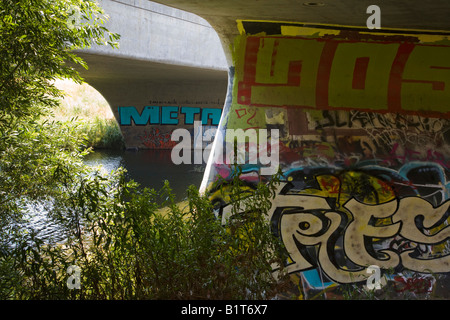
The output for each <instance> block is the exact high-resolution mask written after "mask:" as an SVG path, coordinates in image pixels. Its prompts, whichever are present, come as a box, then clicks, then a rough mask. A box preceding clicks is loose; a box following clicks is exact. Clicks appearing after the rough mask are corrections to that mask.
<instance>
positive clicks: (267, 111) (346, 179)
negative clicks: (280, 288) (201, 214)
mask: <svg viewBox="0 0 450 320" xmlns="http://www.w3.org/2000/svg"><path fill="white" fill-rule="evenodd" d="M238 27H239V29H240V30H241V34H240V35H239V36H237V37H236V38H235V41H234V46H233V48H232V56H233V57H234V61H233V66H232V68H231V71H230V73H231V75H232V76H231V77H230V83H229V86H230V92H229V95H228V99H227V102H226V105H225V108H224V114H223V118H222V123H221V126H220V128H219V130H220V134H218V135H217V136H218V137H220V140H216V141H215V143H216V145H215V147H214V151H215V153H216V154H215V156H216V158H214V157H211V158H210V161H209V163H208V168H207V169H208V170H207V171H206V175H205V178H204V182H203V186H202V187H203V188H204V190H206V191H207V192H208V191H211V199H212V201H214V202H217V203H224V200H223V199H221V197H220V195H218V194H217V193H213V191H214V190H215V189H211V184H212V183H213V182H214V181H215V180H216V179H217V175H220V176H222V177H223V178H225V179H230V178H231V176H232V173H233V166H232V162H233V161H228V162H227V159H233V157H228V158H227V157H226V154H225V153H226V152H227V151H226V150H233V148H232V147H231V148H229V147H230V145H231V144H232V143H233V142H234V141H233V139H228V138H227V133H228V131H229V130H236V129H243V130H244V132H249V131H250V130H255V132H256V133H257V134H258V132H259V139H260V138H261V136H262V133H261V131H258V130H260V129H265V130H267V131H268V132H273V134H275V133H276V131H271V130H278V132H279V139H278V140H275V139H274V141H276V143H275V144H271V145H270V146H269V145H267V144H266V143H265V142H264V143H265V144H266V148H267V149H269V151H271V152H273V153H277V154H276V157H275V158H276V159H277V160H279V162H278V163H277V164H279V165H280V168H281V169H282V181H281V185H280V186H279V190H278V192H277V196H276V198H275V199H274V200H273V203H272V208H271V209H270V212H269V217H268V219H269V220H270V221H271V225H272V231H273V232H274V234H276V235H277V236H279V237H280V238H281V239H282V241H283V243H284V245H285V248H286V250H287V251H288V253H289V260H288V261H286V265H285V267H286V268H287V270H288V272H289V273H291V275H292V279H293V281H295V283H296V286H297V287H299V288H301V290H300V292H296V293H295V292H294V294H297V295H298V296H303V297H313V296H315V295H317V294H319V293H321V292H322V293H321V296H323V295H324V296H327V294H328V297H330V296H331V295H333V294H334V296H335V297H336V296H340V297H342V294H343V292H342V288H343V287H342V286H336V284H340V285H350V284H361V285H366V284H367V283H369V282H368V280H370V281H372V280H373V277H372V278H371V276H372V273H373V272H374V270H375V269H377V270H378V271H379V273H378V274H379V275H380V276H382V279H381V280H382V283H383V284H387V283H389V286H387V287H386V288H389V290H391V293H392V292H393V293H394V295H397V294H398V295H401V294H410V295H411V296H413V297H419V298H425V297H428V296H429V295H431V294H433V296H434V297H436V296H437V297H443V296H445V297H449V293H448V292H449V291H448V289H449V288H448V287H447V283H448V275H449V272H450V264H449V263H450V246H449V244H450V243H449V239H450V227H449V222H450V221H449V219H450V218H449V216H450V210H449V206H450V200H449V197H450V171H449V165H450V148H449V144H450V120H449V115H450V114H449V112H450V104H449V102H450V62H449V60H448V58H447V57H448V56H449V55H450V43H449V42H448V40H446V38H445V37H443V36H439V35H435V36H424V35H418V34H413V33H407V32H404V33H403V34H398V33H393V34H388V33H383V34H369V33H367V30H358V29H353V28H352V29H346V28H343V29H320V28H303V27H301V26H300V25H296V24H295V23H276V22H264V21H259V22H251V21H240V22H239V24H238ZM255 141H256V140H254V141H253V143H256V142H255ZM268 141H269V140H268ZM257 143H258V147H260V146H261V140H258V141H257ZM251 145H252V142H250V140H249V142H247V144H246V148H245V150H247V151H248V153H247V154H246V156H244V157H243V159H245V161H244V163H243V164H242V168H243V174H242V175H241V179H242V180H244V181H246V182H247V186H254V185H255V184H256V183H258V182H260V181H262V182H264V181H265V179H267V178H268V176H267V175H265V174H264V173H263V171H262V170H263V169H264V168H266V167H268V166H269V165H264V164H262V163H261V161H259V162H256V163H255V162H253V163H252V162H251V158H252V157H251V154H250V148H251ZM255 150H256V149H255ZM257 150H258V152H261V150H264V148H263V149H257ZM259 156H260V154H258V155H257V157H259ZM275 158H273V159H275ZM217 159H219V160H220V161H217ZM229 207H230V206H229V205H228V204H225V205H222V206H221V207H220V209H219V210H218V215H219V216H222V217H225V216H228V215H229ZM323 290H326V292H327V293H323Z"/></svg>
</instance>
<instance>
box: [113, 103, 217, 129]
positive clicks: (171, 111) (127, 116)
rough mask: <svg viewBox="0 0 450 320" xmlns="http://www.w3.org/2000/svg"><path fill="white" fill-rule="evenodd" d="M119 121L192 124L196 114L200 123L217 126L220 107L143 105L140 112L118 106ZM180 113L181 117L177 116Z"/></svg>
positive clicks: (121, 123)
mask: <svg viewBox="0 0 450 320" xmlns="http://www.w3.org/2000/svg"><path fill="white" fill-rule="evenodd" d="M118 111H119V123H120V125H121V126H131V125H132V123H134V124H135V125H137V126H145V125H149V124H150V125H151V124H163V125H178V124H180V120H181V122H184V124H185V125H189V124H194V121H195V120H196V116H197V115H199V117H200V119H199V120H201V122H202V125H208V124H209V125H212V126H217V125H218V124H219V121H220V117H221V115H222V109H220V108H198V107H181V108H178V107H176V106H164V107H159V106H145V107H144V108H143V109H142V111H141V112H139V111H138V110H137V109H136V107H132V106H129V107H119V108H118ZM180 115H182V116H183V117H179V116H180ZM208 122H210V123H208Z"/></svg>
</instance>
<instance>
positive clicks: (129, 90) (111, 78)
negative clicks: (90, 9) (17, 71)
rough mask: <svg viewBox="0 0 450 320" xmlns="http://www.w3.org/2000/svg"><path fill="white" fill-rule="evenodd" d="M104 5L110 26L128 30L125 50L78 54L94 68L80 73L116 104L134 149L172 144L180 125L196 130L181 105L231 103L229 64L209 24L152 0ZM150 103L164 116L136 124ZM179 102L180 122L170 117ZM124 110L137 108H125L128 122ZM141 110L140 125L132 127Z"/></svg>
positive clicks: (111, 1) (123, 0)
mask: <svg viewBox="0 0 450 320" xmlns="http://www.w3.org/2000/svg"><path fill="white" fill-rule="evenodd" d="M99 4H100V6H101V7H102V8H103V9H104V11H105V13H106V14H108V15H109V21H108V22H107V25H106V26H107V28H108V29H109V30H110V31H112V32H116V33H119V34H120V35H121V39H120V48H119V49H112V48H110V47H108V46H97V45H94V46H93V47H92V48H90V49H86V50H79V51H77V54H78V55H79V56H80V57H82V58H83V59H84V60H85V61H86V63H87V65H88V67H89V69H88V70H84V69H83V70H80V73H81V75H82V76H83V77H84V79H85V80H86V82H88V83H89V84H90V85H91V86H93V87H94V88H96V89H97V90H98V91H99V92H100V93H101V94H102V95H103V96H104V97H105V99H106V100H107V101H108V103H109V104H110V106H111V108H112V110H113V113H114V115H115V117H116V119H117V121H118V123H119V125H120V127H121V130H122V133H123V136H124V139H125V145H126V147H129V148H136V147H137V148H142V149H145V148H155V147H157V148H170V147H171V144H170V143H168V141H167V140H168V139H167V138H168V137H169V136H170V134H171V132H172V131H173V130H175V129H177V128H180V127H182V128H187V129H192V125H190V124H189V123H186V122H185V119H184V115H183V114H182V113H181V110H182V109H181V108H183V107H185V108H193V111H196V110H197V109H196V108H200V109H201V110H203V109H221V108H222V107H223V104H224V100H225V96H226V90H227V81H228V80H227V77H228V76H227V75H228V65H227V62H226V58H225V55H224V50H223V48H222V45H221V42H220V39H219V37H218V35H217V33H216V32H215V31H214V29H213V28H212V27H211V26H210V25H209V24H208V22H206V21H205V20H204V19H202V18H200V17H198V16H196V15H194V14H192V13H188V12H185V11H182V10H178V9H174V8H170V7H167V6H164V5H161V4H158V3H153V2H150V1H145V0H140V1H139V0H102V1H99ZM146 107H152V108H153V107H154V108H159V109H160V110H159V114H158V115H157V116H158V118H159V119H158V120H157V121H156V120H154V119H152V120H150V119H146V121H145V122H144V123H142V121H141V122H139V123H136V121H137V120H136V119H137V117H138V116H140V115H142V112H143V111H144V109H145V108H146ZM174 107H176V108H177V119H178V124H176V125H173V124H171V123H166V122H164V118H163V117H164V112H165V111H166V110H168V112H171V113H170V115H171V117H172V116H173V115H174V114H175V113H173V110H174V109H173V108H174ZM119 108H132V110H131V111H132V112H133V113H132V114H131V115H130V114H129V113H124V115H126V116H128V118H127V119H121V114H120V113H119ZM124 110H125V109H124ZM191 111H192V110H191ZM133 115H134V116H135V117H134V118H132V120H134V122H132V124H131V125H127V124H126V123H128V121H129V119H130V116H131V117H132V116H133ZM200 117H201V112H198V113H196V115H195V118H196V120H199V119H200ZM169 140H170V139H169ZM169 142H170V141H169Z"/></svg>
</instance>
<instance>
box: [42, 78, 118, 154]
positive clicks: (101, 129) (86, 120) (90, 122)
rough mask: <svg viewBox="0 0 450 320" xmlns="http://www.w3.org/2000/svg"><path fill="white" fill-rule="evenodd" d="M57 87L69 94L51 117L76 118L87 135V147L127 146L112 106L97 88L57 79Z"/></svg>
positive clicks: (71, 119)
mask: <svg viewBox="0 0 450 320" xmlns="http://www.w3.org/2000/svg"><path fill="white" fill-rule="evenodd" d="M55 86H56V87H57V88H58V89H60V90H63V91H64V92H65V93H66V94H65V96H64V98H63V99H61V100H60V105H59V106H58V107H57V108H55V109H54V114H53V115H52V116H50V117H49V119H51V120H56V121H72V122H73V123H74V125H77V126H78V127H79V130H78V131H79V132H80V134H84V135H85V137H86V146H87V147H92V148H94V149H113V150H121V149H123V148H124V147H125V144H124V140H123V136H122V133H121V132H120V128H119V125H118V124H117V121H116V119H115V118H114V114H113V112H112V110H111V107H110V106H109V104H108V102H107V101H106V100H105V98H103V96H102V95H101V94H100V93H99V92H98V91H97V90H95V89H94V88H92V87H91V86H89V85H88V84H87V83H84V84H81V85H79V84H77V83H75V82H73V81H71V80H56V81H55Z"/></svg>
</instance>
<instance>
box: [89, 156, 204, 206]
mask: <svg viewBox="0 0 450 320" xmlns="http://www.w3.org/2000/svg"><path fill="white" fill-rule="evenodd" d="M170 155H171V151H170V150H139V151H126V150H123V151H122V150H97V151H95V152H93V153H92V154H90V155H88V156H87V157H86V159H85V163H86V164H88V165H97V164H101V165H102V166H103V167H104V169H105V170H107V171H108V172H110V171H111V170H114V169H117V168H118V167H120V166H122V167H123V168H125V169H126V170H127V171H128V173H127V177H128V178H129V179H132V180H134V181H136V182H138V183H139V184H140V185H141V186H143V187H149V188H154V189H155V190H160V189H161V188H162V187H163V185H164V180H168V181H169V183H170V187H171V188H172V189H173V192H174V193H175V195H176V199H177V200H179V201H181V200H183V199H184V198H185V196H186V189H187V188H188V187H189V186H190V185H195V186H196V187H200V184H201V182H202V179H203V172H204V169H205V167H206V165H205V164H201V165H200V164H180V165H175V164H173V162H172V160H171V157H170ZM191 159H192V158H191Z"/></svg>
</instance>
